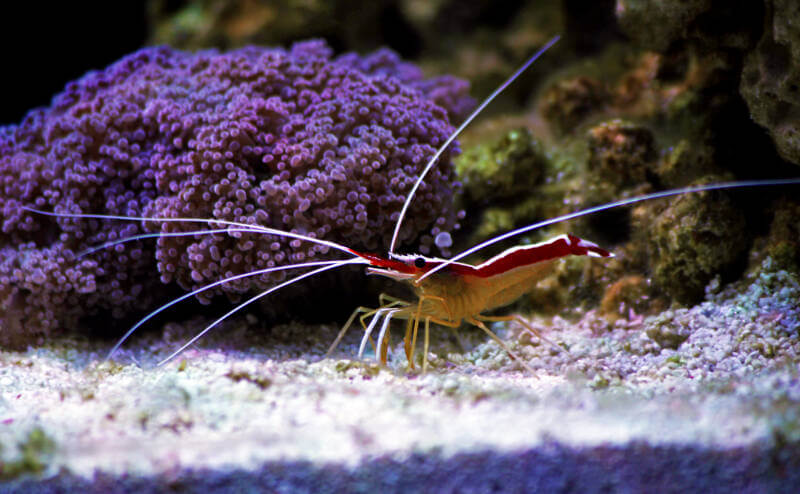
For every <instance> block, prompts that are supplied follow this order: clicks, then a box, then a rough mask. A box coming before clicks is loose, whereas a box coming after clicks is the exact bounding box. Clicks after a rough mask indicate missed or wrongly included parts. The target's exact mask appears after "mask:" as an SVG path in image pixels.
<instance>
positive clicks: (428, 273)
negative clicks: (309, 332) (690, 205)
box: [25, 36, 800, 375]
mask: <svg viewBox="0 0 800 494" xmlns="http://www.w3.org/2000/svg"><path fill="white" fill-rule="evenodd" d="M558 39H559V37H558V36H556V37H554V38H553V39H551V40H550V41H549V42H548V43H546V44H545V45H544V46H543V47H542V48H541V49H540V50H539V51H538V52H536V53H535V54H534V55H532V56H531V57H530V58H529V59H528V60H527V61H526V62H525V63H524V64H523V65H522V66H521V67H520V68H519V69H518V70H517V71H516V72H515V73H514V74H512V75H511V76H510V77H509V78H508V79H507V80H506V81H505V82H503V83H502V84H501V85H500V86H499V87H498V88H497V89H496V90H495V91H494V92H493V93H492V94H491V95H490V96H488V97H487V98H486V99H485V100H484V101H483V102H482V103H481V104H480V105H479V106H478V107H477V108H476V109H475V110H474V111H473V113H472V114H470V116H469V117H467V119H466V120H465V121H464V122H463V123H462V124H461V125H460V126H459V127H458V128H457V129H456V130H455V131H454V132H453V133H452V134H451V135H450V137H449V138H448V139H447V140H446V141H445V142H444V143H443V144H442V145H441V146H440V147H439V149H438V150H437V151H436V153H435V154H434V155H433V157H432V158H431V159H430V160H429V161H428V163H427V164H426V166H425V168H424V169H423V171H422V172H421V173H420V175H419V177H418V178H417V181H416V182H415V184H414V185H413V187H412V189H411V190H410V192H409V193H408V195H407V197H406V200H405V203H404V205H403V208H402V210H401V212H400V214H399V216H398V218H397V222H396V224H395V229H394V232H393V236H392V240H391V244H390V247H389V251H388V253H387V255H386V256H383V255H379V254H374V253H365V252H359V251H356V250H354V249H352V248H350V247H347V246H345V245H342V244H338V243H336V242H332V241H328V240H323V239H319V238H315V237H311V236H306V235H302V234H299V233H293V232H287V231H283V230H277V229H274V228H268V227H264V226H260V225H253V224H244V223H237V222H232V221H222V220H207V219H202V218H185V217H180V218H159V217H136V216H116V215H102V214H69V213H55V212H45V211H39V210H36V209H32V208H25V209H27V210H29V211H32V212H36V213H39V214H44V215H50V216H58V217H74V218H96V219H112V220H127V221H152V222H189V223H202V224H206V225H208V226H209V228H208V229H200V230H193V231H188V232H172V233H164V232H162V233H147V234H141V235H135V236H131V237H126V238H122V239H118V240H114V241H111V242H107V243H105V244H102V245H100V246H97V247H93V248H91V249H89V250H87V251H85V252H84V253H83V255H87V254H90V253H91V252H94V251H96V250H98V249H102V248H107V247H112V246H115V245H118V244H121V243H124V242H128V241H133V240H139V239H145V238H158V237H161V236H189V235H202V234H213V233H233V232H239V233H257V234H265V235H275V236H282V237H287V238H291V239H295V240H299V241H303V242H313V243H317V244H319V245H323V246H326V247H328V248H331V249H334V250H337V251H340V252H342V253H344V254H347V255H349V256H350V257H349V258H348V259H344V260H328V261H312V262H303V263H297V264H289V265H283V266H276V267H272V268H267V269H262V270H257V271H251V272H247V273H241V274H237V275H235V276H231V277H227V278H224V279H220V280H218V281H215V282H213V283H211V284H208V285H205V286H202V287H200V288H197V289H195V290H193V291H191V292H188V293H186V294H184V295H182V296H180V297H178V298H176V299H174V300H172V301H170V302H168V303H166V304H164V305H162V306H161V307H159V308H157V309H155V310H154V311H152V312H150V313H149V314H147V315H146V316H145V317H144V318H142V319H141V320H139V321H138V322H137V323H136V324H135V325H134V326H132V327H131V328H130V329H129V330H128V331H127V332H126V333H125V334H124V335H123V336H122V337H121V338H120V339H119V341H118V342H117V343H116V344H115V345H114V346H113V348H112V349H111V350H110V351H109V354H108V358H112V357H113V356H114V354H115V353H116V352H117V350H118V349H119V348H120V347H121V346H122V344H123V343H124V342H125V341H126V340H127V339H128V338H129V337H130V336H131V335H132V334H133V333H134V332H135V331H136V330H137V329H138V328H140V327H141V326H143V325H144V324H145V323H147V322H148V321H149V320H150V319H152V318H153V317H155V316H156V315H158V314H160V313H161V312H163V311H165V310H167V309H169V308H170V307H172V306H174V305H176V304H177V303H179V302H181V301H183V300H186V299H187V298H190V297H193V296H195V295H197V294H199V293H201V292H204V291H206V290H210V289H212V288H214V287H217V286H219V285H222V284H224V283H229V282H231V281H235V280H239V279H242V278H245V277H250V276H257V275H260V274H264V273H268V272H273V271H278V270H289V269H298V268H314V269H312V270H310V271H307V272H305V273H303V274H300V275H298V276H295V277H293V278H290V279H288V280H287V281H284V282H282V283H279V284H277V285H275V286H273V287H271V288H269V289H267V290H265V291H262V292H260V293H258V294H256V295H254V296H252V297H251V298H249V299H247V300H245V301H244V302H242V303H240V304H239V305H237V306H236V307H234V308H232V309H231V310H230V311H228V312H227V313H225V314H224V315H222V316H220V317H219V318H217V319H216V320H215V321H213V322H212V323H210V324H209V325H207V326H206V327H205V328H204V329H203V330H202V331H200V332H199V333H197V334H196V335H195V336H194V337H192V338H191V339H190V340H189V341H187V342H186V343H185V344H183V345H182V346H181V347H180V348H178V349H177V350H175V351H174V352H173V353H172V354H170V355H169V356H168V357H166V358H164V359H163V360H162V361H161V362H159V364H158V365H162V364H165V363H166V362H169V361H170V360H172V359H173V358H175V357H176V356H177V355H179V354H180V353H181V352H183V351H184V350H185V349H186V348H188V347H189V346H191V345H192V344H194V343H195V342H196V341H197V340H198V339H200V338H202V337H203V336H204V335H205V334H206V333H208V332H209V331H210V330H211V329H213V328H214V327H215V326H217V325H218V324H219V323H220V322H222V321H223V320H225V319H227V318H228V317H230V316H231V315H233V314H234V313H236V312H237V311H239V310H241V309H243V308H244V307H246V306H248V305H250V304H252V303H253V302H255V301H257V300H259V299H261V298H263V297H266V296H267V295H269V294H271V293H274V292H276V291H278V290H281V289H283V288H284V287H287V286H289V285H291V284H294V283H297V282H300V281H302V280H304V279H306V278H309V277H312V276H315V275H317V274H320V273H323V272H325V271H329V270H332V269H336V268H340V267H343V266H349V265H366V266H367V273H368V274H377V275H381V276H385V277H389V278H391V279H393V280H397V281H402V282H405V283H408V284H410V285H411V287H412V289H413V290H414V291H415V293H416V295H417V300H416V301H414V302H409V301H405V300H402V299H398V298H395V297H391V296H389V295H386V294H381V296H380V297H379V299H380V305H379V307H377V308H368V307H358V308H356V309H355V310H354V312H353V313H352V315H351V316H350V318H349V319H348V320H347V322H346V323H345V324H344V326H343V327H342V328H341V330H340V331H339V333H338V335H337V337H336V339H335V340H334V341H333V343H332V344H331V346H330V348H329V349H328V352H327V354H326V356H329V355H331V354H332V353H333V351H334V350H335V348H336V347H337V345H338V344H339V343H340V342H341V340H342V338H343V337H344V336H345V334H346V332H347V331H348V329H349V328H350V327H351V326H352V324H353V323H354V322H355V320H356V318H358V320H359V322H360V323H361V325H362V327H363V330H364V334H363V337H362V339H361V343H360V346H359V350H358V356H359V358H362V357H363V354H364V351H365V347H366V345H367V343H368V342H370V341H372V338H371V335H372V333H373V331H374V330H375V329H376V328H377V327H378V325H379V324H380V328H379V330H378V336H377V341H376V342H375V343H374V345H375V354H376V359H377V360H378V361H379V362H380V363H381V364H383V365H385V364H386V363H387V352H388V342H389V333H390V331H389V328H390V324H391V321H392V320H393V319H397V320H404V321H406V331H405V336H404V350H405V353H406V357H407V359H408V365H409V368H413V366H414V363H413V362H414V351H415V348H416V341H417V333H418V329H419V326H420V323H421V322H424V328H425V333H424V348H423V362H422V371H423V372H425V371H426V370H427V355H428V349H429V340H430V336H429V332H430V324H431V323H433V324H437V325H440V326H446V327H450V328H458V327H459V326H460V325H461V324H462V322H467V323H470V324H472V325H474V326H477V327H478V328H480V329H481V330H482V331H483V332H485V333H486V334H487V335H488V336H489V337H490V338H491V339H492V340H494V341H495V342H496V343H498V345H500V347H501V348H502V349H503V350H504V351H505V352H507V353H508V354H509V355H510V356H511V358H513V359H514V360H515V361H516V362H518V363H519V364H520V365H522V366H523V367H524V368H525V369H526V370H527V371H528V372H530V373H531V374H533V375H535V371H534V369H533V368H532V367H531V366H530V365H528V364H527V363H526V362H525V361H524V360H523V359H522V358H521V357H520V356H519V355H517V354H516V353H515V352H513V351H512V350H511V349H510V348H509V347H508V346H507V345H506V344H505V343H504V342H503V341H502V340H501V339H500V338H499V337H498V336H497V335H496V334H495V333H494V332H492V330H490V329H489V327H487V325H486V323H487V322H504V321H514V322H516V323H518V324H520V325H521V326H522V327H523V328H524V330H525V331H528V332H530V333H532V334H533V335H535V336H536V337H537V338H539V339H540V340H542V341H544V342H546V343H548V344H550V345H552V346H554V347H555V348H557V349H559V350H561V351H564V350H563V349H562V348H561V347H559V346H558V345H556V344H554V343H552V342H551V341H549V340H548V339H547V338H545V337H544V335H542V334H541V333H540V332H539V331H537V330H536V329H535V328H534V327H533V326H531V325H530V324H528V323H527V322H526V321H525V320H524V319H523V318H522V317H520V316H518V315H509V316H492V315H486V314H484V313H485V312H487V311H490V310H492V309H496V308H500V307H503V306H506V305H508V304H510V303H512V302H514V301H515V300H517V299H518V298H519V297H521V296H522V295H524V294H525V293H527V292H529V291H530V290H531V289H532V288H533V287H535V286H536V284H537V283H538V281H539V280H541V279H542V278H543V277H544V276H546V275H547V274H548V273H549V272H551V270H552V268H553V267H554V265H555V262H556V261H557V260H558V259H561V258H564V257H567V256H572V255H574V256H588V257H597V258H610V257H614V254H612V253H611V252H610V251H608V250H605V249H603V248H602V247H600V246H598V245H597V244H595V243H593V242H590V241H588V240H584V239H581V238H578V237H576V236H574V235H570V234H565V235H560V236H557V237H555V238H552V239H549V240H546V241H543V242H540V243H537V244H534V245H520V246H516V247H512V248H509V249H507V250H505V251H504V252H502V253H500V254H498V255H496V256H494V257H492V258H491V259H489V260H487V261H485V262H483V263H481V264H479V265H477V266H473V265H470V264H465V263H461V262H458V261H459V260H460V259H462V258H464V257H466V256H468V255H471V254H473V253H476V252H478V251H480V250H482V249H484V248H486V247H488V246H490V245H493V244H495V243H498V242H501V241H504V240H507V239H510V238H512V237H515V236H519V235H522V234H524V233H527V232H530V231H533V230H536V229H539V228H542V227H545V226H548V225H552V224H555V223H559V222H562V221H567V220H571V219H574V218H578V217H582V216H586V215H590V214H594V213H597V212H600V211H605V210H608V209H612V208H618V207H624V206H630V205H633V204H636V203H639V202H642V201H649V200H653V199H658V198H664V197H670V196H677V195H682V194H688V193H696V192H703V191H711V190H720V189H733V188H744V187H755V186H778V185H789V184H800V178H790V179H773V180H750V181H738V182H724V183H713V184H708V185H699V186H689V187H683V188H678V189H671V190H665V191H660V192H655V193H650V194H645V195H640V196H636V197H631V198H627V199H623V200H619V201H615V202H611V203H607V204H603V205H600V206H596V207H592V208H588V209H583V210H580V211H576V212H574V213H570V214H566V215H562V216H558V217H556V218H552V219H548V220H545V221H540V222H538V223H534V224H531V225H528V226H524V227H521V228H517V229H515V230H512V231H509V232H507V233H504V234H502V235H499V236H496V237H494V238H491V239H489V240H486V241H484V242H482V243H479V244H477V245H475V246H473V247H471V248H469V249H467V250H465V251H463V252H461V253H460V254H458V255H456V256H453V257H451V258H450V259H440V258H432V257H427V256H423V255H417V254H414V255H407V254H400V253H398V252H397V242H398V237H399V233H400V230H401V226H402V221H403V219H404V217H405V215H406V212H407V211H408V208H409V205H410V203H411V201H412V200H413V198H414V196H415V193H416V191H417V190H418V188H419V187H420V185H421V184H422V183H423V181H424V180H425V177H426V175H427V174H428V172H429V171H430V170H431V169H432V168H433V166H434V165H435V164H436V162H437V160H438V159H439V157H440V156H441V155H442V153H443V152H444V151H445V150H446V149H447V147H448V146H449V145H450V144H451V143H452V142H453V141H454V140H455V139H456V138H457V137H458V136H459V135H460V134H461V132H462V131H463V130H464V129H465V128H466V127H467V126H468V125H469V124H470V123H471V122H472V120H473V119H474V118H475V117H476V116H477V115H479V114H480V113H481V112H482V111H483V109H484V108H485V107H486V106H487V105H488V104H489V103H490V102H491V101H492V100H493V99H494V98H495V97H496V96H497V95H498V94H500V93H501V92H502V91H503V90H505V88H506V87H508V85H510V84H511V83H512V82H513V81H514V80H515V79H516V78H517V77H519V75H520V74H521V73H522V72H524V71H525V70H526V69H527V68H528V67H529V66H530V65H531V64H532V63H533V62H534V61H535V60H537V59H538V58H539V57H540V56H542V55H543V54H544V53H545V52H546V51H547V50H548V49H549V48H550V47H551V46H552V45H554V44H555V43H556V42H557V41H558ZM440 235H443V236H442V238H441V240H444V241H445V243H447V241H448V240H449V239H448V238H447V237H448V235H447V234H440ZM437 240H440V239H438V238H437ZM437 243H438V242H437ZM368 319H369V322H367V320H368Z"/></svg>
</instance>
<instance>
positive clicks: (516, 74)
mask: <svg viewBox="0 0 800 494" xmlns="http://www.w3.org/2000/svg"><path fill="white" fill-rule="evenodd" d="M559 39H561V36H555V37H553V38H552V39H551V40H550V41H548V42H547V43H546V44H545V45H544V46H543V47H542V48H540V49H539V51H537V52H536V53H534V54H533V56H531V57H530V58H529V59H528V60H527V61H526V62H525V63H524V64H522V67H520V68H519V69H517V71H516V72H514V73H513V74H512V75H511V77H509V78H508V79H506V80H505V82H503V83H502V84H500V87H498V88H497V89H495V90H494V92H493V93H492V94H490V95H489V97H488V98H486V99H485V100H483V103H481V104H480V105H479V106H478V108H476V109H475V111H473V112H472V113H471V114H470V116H468V117H467V119H466V120H464V122H463V123H462V124H461V125H460V126H459V127H458V128H457V129H456V130H455V132H453V133H452V134H451V135H450V137H448V138H447V140H446V141H445V142H444V144H442V145H441V147H439V149H438V150H437V151H436V154H434V155H433V158H431V159H430V161H428V164H427V165H425V168H424V169H423V170H422V173H420V174H419V178H417V181H416V182H415V183H414V186H413V187H412V188H411V192H409V193H408V197H406V202H405V203H404V204H403V209H401V210H400V216H398V217H397V224H396V225H395V227H394V233H393V234H392V243H391V244H390V245H389V253H390V254H394V250H395V247H396V246H397V237H398V236H399V235H400V226H401V225H402V223H403V218H404V217H405V215H406V211H408V206H409V205H410V204H411V200H412V199H414V194H415V193H416V192H417V189H418V188H419V186H420V185H421V184H422V181H423V180H425V176H426V175H427V174H428V172H429V171H430V170H431V168H433V165H434V163H436V160H438V159H439V156H441V155H442V153H443V152H444V150H445V149H447V146H449V145H450V143H452V142H453V141H454V140H455V138H456V137H458V136H459V134H461V132H462V131H463V130H464V129H465V128H467V125H469V124H470V123H471V122H472V120H474V119H475V117H477V116H478V114H480V113H481V112H482V111H483V109H484V108H486V106H487V105H488V104H489V103H491V102H492V100H493V99H494V98H495V97H496V96H497V95H498V94H500V93H502V92H503V91H504V90H505V89H506V88H507V87H508V85H509V84H511V83H512V82H514V80H515V79H516V78H517V77H519V76H520V74H522V73H523V72H525V69H527V68H528V67H529V66H530V65H531V64H532V63H533V62H535V61H536V59H537V58H539V57H540V56H542V55H543V54H544V52H546V51H547V50H548V49H549V48H550V47H551V46H553V45H554V44H556V42H557V41H558V40H559Z"/></svg>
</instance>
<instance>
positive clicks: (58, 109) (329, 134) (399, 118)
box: [0, 41, 471, 344]
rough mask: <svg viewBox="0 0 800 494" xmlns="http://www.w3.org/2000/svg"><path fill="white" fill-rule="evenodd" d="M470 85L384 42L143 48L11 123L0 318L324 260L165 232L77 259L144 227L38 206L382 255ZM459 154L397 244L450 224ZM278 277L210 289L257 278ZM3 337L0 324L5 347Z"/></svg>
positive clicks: (62, 312)
mask: <svg viewBox="0 0 800 494" xmlns="http://www.w3.org/2000/svg"><path fill="white" fill-rule="evenodd" d="M467 89H468V86H467V85H466V83H464V82H463V81H460V80H457V79H453V78H439V79H434V80H427V81H426V80H424V79H422V75H421V73H420V72H419V70H418V69H417V68H416V67H414V66H413V65H411V64H407V63H404V62H402V61H401V60H399V58H398V57H397V56H396V55H394V54H393V53H391V52H389V51H385V50H384V51H379V52H376V53H375V54H373V55H369V56H366V57H358V56H355V55H345V56H342V57H339V58H337V59H332V58H331V52H330V49H329V48H328V47H327V46H326V45H325V44H324V43H323V42H321V41H310V42H305V43H299V44H296V45H294V46H293V47H292V48H291V49H290V50H288V51H287V50H283V49H269V48H256V47H249V48H244V49H240V50H236V51H233V52H229V53H217V52H215V51H205V52H199V53H196V54H191V53H186V52H181V51H175V50H172V49H169V48H163V47H162V48H147V49H143V50H141V51H139V52H136V53H134V54H131V55H129V56H127V57H125V58H124V59H122V60H120V61H119V62H117V63H115V64H114V65H112V66H110V67H108V68H107V69H105V70H103V71H100V72H93V73H89V74H87V75H86V76H85V77H83V78H82V79H80V80H78V81H76V82H72V83H70V84H68V85H67V87H66V89H65V90H64V92H63V93H61V94H59V95H58V96H56V97H55V98H54V100H53V104H52V106H51V107H50V108H46V109H37V110H34V111H32V112H30V113H29V114H28V116H27V117H26V118H25V120H24V121H23V122H22V123H21V124H20V125H19V126H11V127H7V128H0V210H2V230H3V233H4V235H3V237H2V241H0V248H1V249H2V251H3V257H2V259H0V309H2V311H0V312H1V313H2V314H3V316H0V323H2V326H3V328H4V329H5V328H9V327H20V328H23V327H24V328H26V329H24V331H26V332H28V334H33V333H36V332H37V331H38V332H39V333H46V332H48V331H50V330H53V329H55V328H56V327H57V326H58V325H59V322H60V323H61V324H67V325H69V324H72V323H74V322H75V321H76V320H77V319H78V318H80V317H81V316H85V315H87V314H91V313H94V312H97V311H98V310H101V309H113V310H115V311H116V312H117V315H122V314H124V313H125V312H127V311H130V310H131V309H135V310H141V309H144V308H147V307H152V305H153V302H154V300H153V297H157V296H158V293H159V291H158V290H155V289H156V288H159V287H161V284H160V283H159V282H158V279H157V278H158V276H156V269H157V272H158V273H159V274H160V278H161V282H163V283H169V282H171V281H176V282H177V283H178V284H179V285H180V286H181V287H183V288H184V289H191V288H196V287H199V286H202V285H205V284H207V283H209V282H211V281H216V280H218V279H220V278H221V277H223V276H229V275H232V274H238V273H241V272H245V271H248V270H254V269H261V268H265V267H270V266H273V265H281V264H286V263H289V262H298V261H302V260H305V259H309V258H313V257H317V256H319V255H324V254H326V249H325V248H324V247H321V246H318V245H309V244H308V243H301V242H298V241H291V240H286V239H282V238H275V237H269V236H263V235H256V234H249V233H244V234H236V235H235V237H236V238H234V236H229V235H222V234H215V235H205V236H191V237H161V238H159V239H158V241H157V243H155V245H153V244H154V242H152V241H151V242H147V241H137V242H131V243H129V244H125V245H120V246H117V247H115V248H113V249H107V250H105V251H101V252H98V253H96V254H93V255H92V256H91V257H89V258H84V259H77V258H76V253H77V252H79V251H80V250H82V249H83V248H85V247H86V246H88V245H96V244H99V243H103V242H107V241H110V240H115V239H119V238H124V237H127V236H130V235H134V234H137V233H142V226H141V225H139V224H136V223H130V222H110V221H105V220H102V221H101V220H85V219H71V218H58V219H53V218H49V217H41V216H37V215H34V214H32V213H29V212H27V211H25V210H22V209H21V206H23V205H27V206H33V207H37V208H41V209H48V210H55V211H57V212H69V213H105V214H121V215H145V216H167V217H178V216H190V217H202V218H214V219H222V220H228V221H238V222H242V223H250V224H260V225H265V226H270V227H274V228H278V229H283V230H292V231H296V232H301V233H305V234H309V235H316V236H318V237H321V238H322V237H324V238H326V239H330V240H334V241H337V242H341V243H344V244H347V245H350V246H353V247H355V248H359V249H366V250H372V251H375V250H381V249H384V248H385V246H386V245H387V244H388V239H389V237H390V236H391V231H392V227H393V221H394V219H395V218H396V216H397V214H398V212H399V210H400V208H401V206H402V202H403V200H404V197H405V194H406V193H407V192H408V190H409V189H410V188H411V185H412V184H413V181H414V179H415V177H416V174H417V173H418V171H419V170H420V169H421V167H422V166H424V164H425V162H426V161H427V160H428V159H429V158H430V157H431V156H432V155H433V152H434V151H435V148H436V147H437V146H439V145H440V144H441V143H442V142H444V140H445V139H446V138H447V137H448V135H449V134H450V133H451V132H452V126H451V125H450V123H449V118H454V117H459V116H460V115H461V114H463V112H464V111H465V109H467V108H468V106H469V105H470V101H471V100H470V99H469V97H468V96H467ZM437 103H438V104H437ZM440 105H443V106H444V107H442V106H440ZM448 112H449V115H448ZM455 152H457V148H453V149H451V150H450V151H448V152H446V153H445V154H444V156H443V158H442V159H441V160H440V163H441V164H440V165H439V166H438V167H436V168H435V169H434V170H433V171H432V173H431V174H430V175H429V178H428V179H427V180H426V184H425V185H424V186H423V187H422V188H421V189H420V191H419V192H418V195H417V197H416V199H415V201H414V203H413V204H412V208H411V210H410V212H409V215H408V219H407V220H406V222H405V226H404V229H403V231H402V234H401V237H402V239H405V240H406V241H408V240H411V239H413V238H415V237H416V236H417V235H419V234H420V233H421V232H424V231H426V230H427V231H428V232H430V231H431V230H435V231H439V230H447V229H451V228H453V227H454V226H455V222H456V219H455V212H454V211H453V210H452V204H451V197H452V191H453V188H454V185H453V174H452V166H451V164H450V159H451V157H452V156H453V154H454V153H455ZM196 226H197V225H196V224H194V225H191V224H182V223H181V224H179V223H161V224H157V223H149V224H148V225H147V226H146V227H147V228H153V229H156V231H162V232H173V231H188V230H191V229H193V228H195V227H196ZM425 242H427V243H428V244H431V243H432V240H431V239H430V235H423V243H425ZM282 276H283V275H282V274H280V273H278V274H273V275H264V276H259V277H254V278H250V279H246V280H240V281H239V282H237V283H232V284H229V285H224V286H222V287H220V289H219V290H218V291H217V292H215V293H219V292H228V293H243V292H246V291H249V290H252V289H254V288H255V289H263V288H265V287H267V286H271V285H273V284H274V283H275V281H276V280H278V279H280V278H281V277H282ZM211 295H213V293H212V294H209V295H208V296H211ZM9 334H10V333H9V332H8V331H2V332H0V344H2V343H3V342H4V341H5V342H8V341H10V340H9V338H10V336H9Z"/></svg>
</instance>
